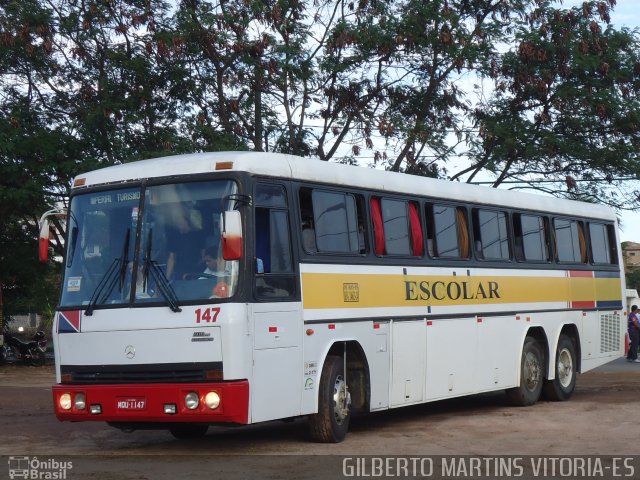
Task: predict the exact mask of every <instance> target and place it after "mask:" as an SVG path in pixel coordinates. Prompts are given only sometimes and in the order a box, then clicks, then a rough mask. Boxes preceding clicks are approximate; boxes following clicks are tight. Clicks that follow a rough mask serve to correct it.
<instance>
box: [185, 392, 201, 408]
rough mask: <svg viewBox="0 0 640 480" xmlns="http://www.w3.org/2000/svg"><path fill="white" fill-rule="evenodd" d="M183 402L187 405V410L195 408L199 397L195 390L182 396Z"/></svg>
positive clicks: (198, 402) (198, 403)
mask: <svg viewBox="0 0 640 480" xmlns="http://www.w3.org/2000/svg"><path fill="white" fill-rule="evenodd" d="M184 404H185V405H186V406H187V408H188V409H189V410H195V409H196V408H198V405H200V399H199V398H198V394H197V393H196V392H189V393H187V395H186V396H185V397H184Z"/></svg>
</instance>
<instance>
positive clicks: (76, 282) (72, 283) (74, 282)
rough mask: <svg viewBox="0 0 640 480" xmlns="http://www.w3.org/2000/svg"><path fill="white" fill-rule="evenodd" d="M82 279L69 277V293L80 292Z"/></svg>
mask: <svg viewBox="0 0 640 480" xmlns="http://www.w3.org/2000/svg"><path fill="white" fill-rule="evenodd" d="M81 283H82V277H69V279H68V280H67V292H79V291H80V285H81Z"/></svg>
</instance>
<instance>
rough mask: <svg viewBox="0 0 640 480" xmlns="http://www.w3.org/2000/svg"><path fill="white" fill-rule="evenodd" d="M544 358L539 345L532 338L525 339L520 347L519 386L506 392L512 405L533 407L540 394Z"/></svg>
mask: <svg viewBox="0 0 640 480" xmlns="http://www.w3.org/2000/svg"><path fill="white" fill-rule="evenodd" d="M543 371H544V357H543V355H542V349H541V348H540V345H539V344H538V342H537V341H536V339H535V338H533V337H527V338H526V339H525V341H524V345H523V347H522V359H521V361H520V386H518V387H515V388H511V389H509V390H507V396H508V397H509V400H510V401H511V403H513V404H514V405H517V406H520V407H526V406H528V405H533V404H534V403H536V402H537V401H538V399H539V398H540V393H541V392H542V383H543V376H544V375H543Z"/></svg>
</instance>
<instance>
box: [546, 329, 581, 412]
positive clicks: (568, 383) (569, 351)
mask: <svg viewBox="0 0 640 480" xmlns="http://www.w3.org/2000/svg"><path fill="white" fill-rule="evenodd" d="M576 365H577V361H576V349H575V346H574V345H573V341H572V340H571V338H569V337H568V336H567V335H564V334H563V335H560V338H559V339H558V348H557V349H556V367H555V368H556V371H555V377H556V378H555V379H553V380H545V382H544V386H543V387H542V395H543V396H544V398H545V399H547V400H552V401H554V402H562V401H565V400H569V398H570V397H571V395H572V394H573V390H574V389H575V388H576V376H577V372H576Z"/></svg>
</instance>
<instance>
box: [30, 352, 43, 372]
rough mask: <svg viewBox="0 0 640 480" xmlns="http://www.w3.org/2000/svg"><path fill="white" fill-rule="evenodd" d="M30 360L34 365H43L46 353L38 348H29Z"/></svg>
mask: <svg viewBox="0 0 640 480" xmlns="http://www.w3.org/2000/svg"><path fill="white" fill-rule="evenodd" d="M29 356H30V358H29V362H30V363H31V365H33V366H34V367H41V366H42V365H44V353H43V352H41V351H40V350H39V349H38V348H32V349H31V350H29Z"/></svg>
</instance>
